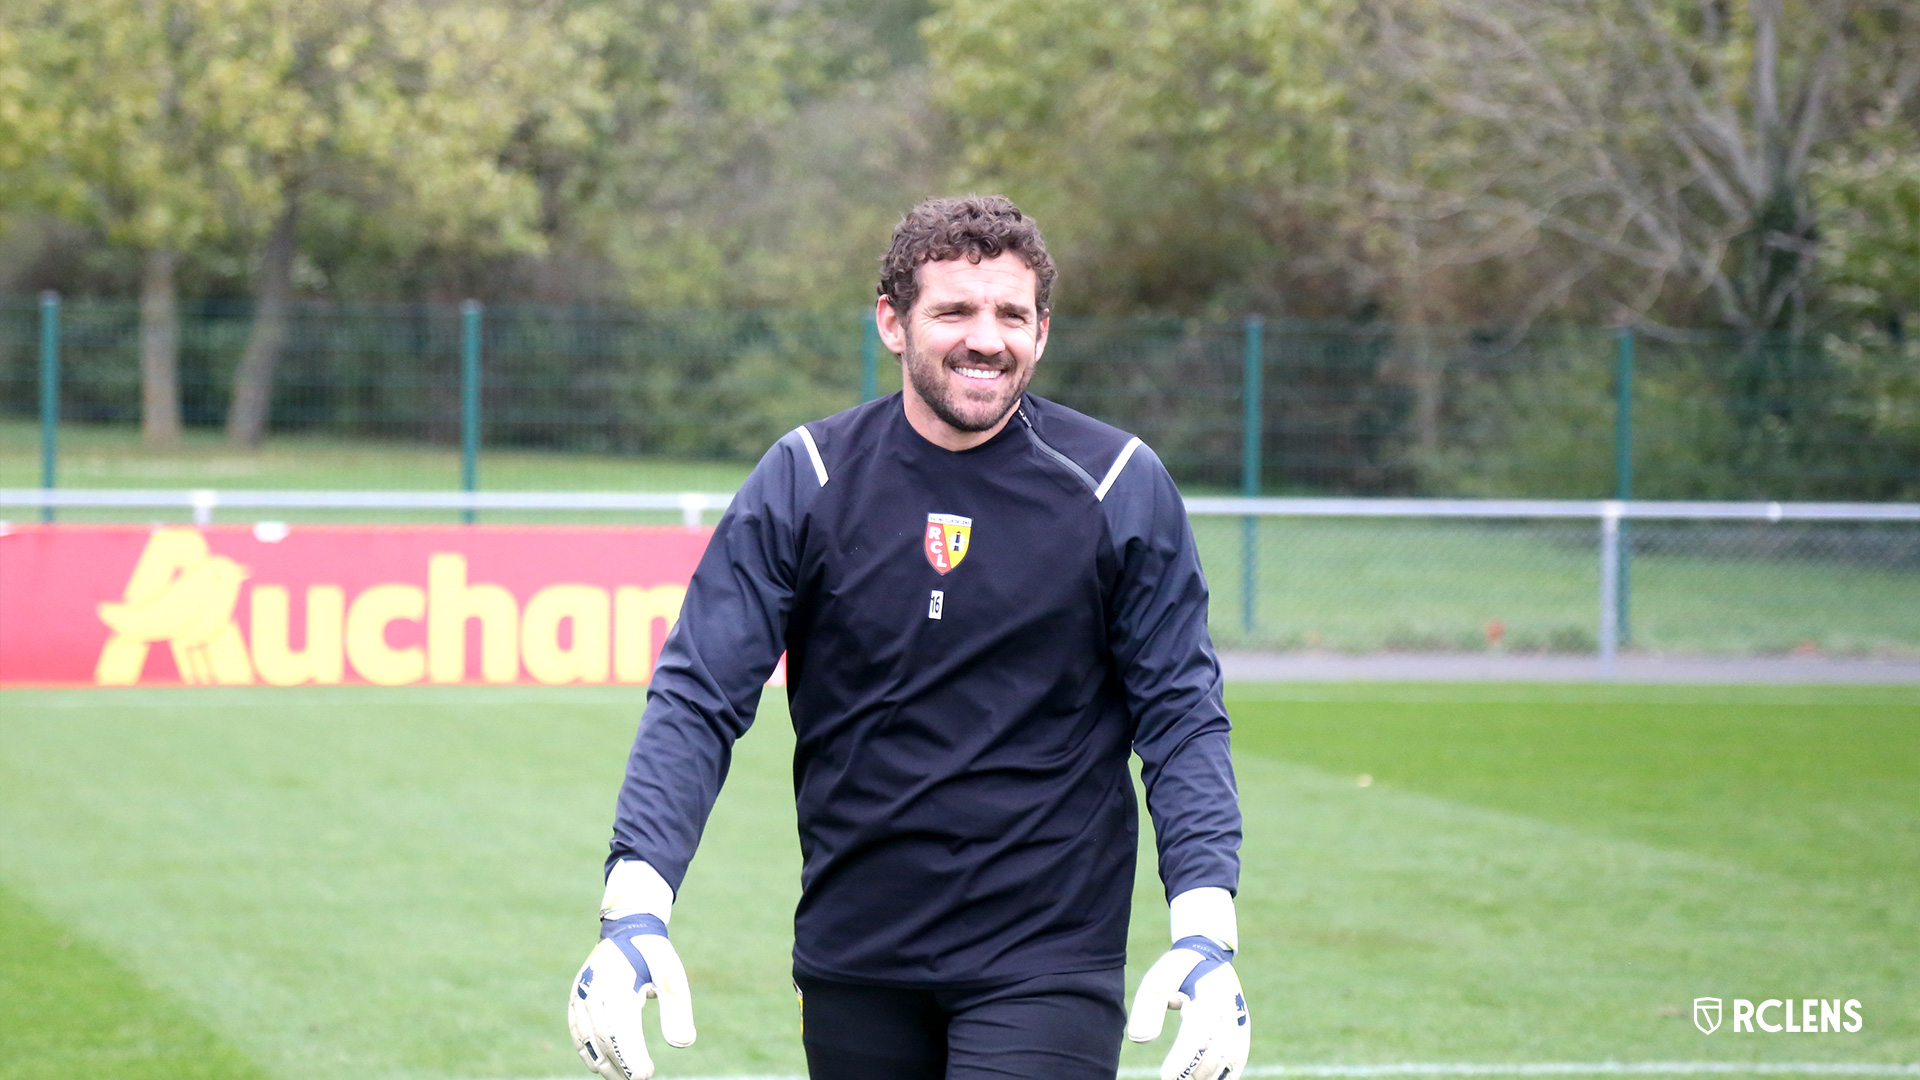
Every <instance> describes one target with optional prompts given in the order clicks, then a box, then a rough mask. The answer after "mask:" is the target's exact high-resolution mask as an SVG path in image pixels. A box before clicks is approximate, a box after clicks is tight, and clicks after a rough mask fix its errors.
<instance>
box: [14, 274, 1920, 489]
mask: <svg viewBox="0 0 1920 1080" xmlns="http://www.w3.org/2000/svg"><path fill="white" fill-rule="evenodd" d="M41 319H42V313H41V311H40V309H39V306H38V305H37V304H36V303H34V302H33V301H31V300H27V299H21V298H15V299H12V300H8V301H5V302H4V303H0V411H4V413H5V414H6V415H8V416H11V417H14V418H16V419H18V420H21V421H29V420H31V419H32V418H34V417H36V416H37V415H38V409H39V389H38V388H39V370H40V366H39V365H40V358H39V350H40V345H41V332H40V322H41ZM59 319H60V333H59V343H58V348H59V369H60V376H59V377H60V394H59V416H60V418H61V419H62V420H65V421H69V422H81V423H94V424H99V423H105V424H122V425H131V424H134V423H136V422H137V421H138V419H139V414H140V403H141V393H140V363H139V348H140V318H139V311H138V307H137V305H134V304H131V303H126V302H106V301H73V302H68V303H65V304H63V305H61V309H60V313H59ZM866 320H867V317H866V316H865V314H864V313H858V312H848V313H844V314H834V313H828V314H820V313H810V312H764V311H760V312H754V311H747V312H709V313H657V312H647V311H632V310H604V309H578V308H555V307H533V306H518V307H496V308H489V309H488V310H487V311H486V312H485V313H484V317H483V319H481V320H480V322H479V324H478V327H479V328H478V340H477V342H475V345H476V346H477V353H478V357H479V365H478V371H479V379H480V394H479V398H478V404H479V410H478V417H477V422H478V424H479V435H480V446H481V447H482V448H483V449H491V450H500V449H509V448H541V449H551V450H563V451H582V452H593V453H611V454H621V455H652V456H659V457H667V458H675V459H683V460H748V461H750V460H752V459H753V458H755V457H757V456H758V455H759V453H760V452H761V451H762V450H764V448H765V447H766V446H767V445H768V444H769V443H771V442H772V441H773V440H774V439H775V438H777V437H778V436H779V435H780V434H781V433H782V432H784V431H787V430H789V429H791V428H792V427H793V426H794V425H795V424H797V423H799V422H801V421H803V420H806V419H809V418H813V417H818V416H822V415H825V414H828V413H831V412H834V411H836V410H838V409H841V408H845V407H846V406H848V405H850V404H853V403H854V402H856V401H858V400H859V398H860V397H861V395H862V386H863V376H865V379H866V380H870V381H871V384H872V385H876V386H877V387H878V389H879V391H880V392H886V391H888V390H890V389H892V388H896V387H898V385H899V375H898V371H897V368H895V367H894V366H893V365H892V364H891V363H890V362H883V361H890V357H886V356H884V355H882V356H879V357H876V356H875V353H876V352H877V351H878V350H877V349H875V347H874V342H873V340H872V338H871V336H870V335H863V323H865V322H866ZM251 323H252V318H251V311H250V310H249V308H248V307H247V306H245V305H234V304H226V305H221V304H187V305H184V306H183V307H182V309H181V311H180V314H179V320H178V325H179V330H178V340H179V371H180V379H179V381H180V398H181V408H182V415H183V417H184V419H185V422H186V423H187V424H188V425H189V427H199V428H205V429H213V428H217V427H218V425H219V424H220V423H221V421H222V420H223V418H224V417H225V414H226V407H227V402H228V400H229V397H230V383H231V381H232V378H233V371H234V367H235V365H236V363H237V360H238V358H239V356H240V354H241V352H242V351H243V349H244V347H245V343H246V338H247V334H248V332H249V330H250V328H251ZM1250 329H1254V330H1256V331H1257V332H1254V333H1249V330H1250ZM462 336H463V321H462V319H461V313H460V309H459V308H458V306H456V305H367V304H358V305H337V304H303V305H295V306H294V307H293V310H292V313H291V316H290V323H289V327H288V334H287V338H286V345H285V346H284V348H283V349H282V351H281V355H280V359H279V363H278V368H277V371H276V375H275V379H274V392H273V399H272V412H271V427H272V430H273V431H274V432H276V433H279V434H297V433H307V434H326V435H335V436H341V437H345V438H353V439H378V440H382V441H385V442H389V443H414V444H424V445H457V444H458V442H459V439H460V432H461V425H462V423H463V420H464V419H465V417H463V412H462V407H461V406H462V367H461V354H462V346H463V341H462ZM863 352H864V353H865V357H864V359H865V361H866V363H867V364H868V365H870V368H877V369H878V378H877V379H874V376H873V374H872V372H871V370H869V371H867V372H863V369H862V364H863ZM1250 380H1255V381H1256V382H1257V385H1258V386H1259V389H1260V400H1259V405H1258V408H1257V409H1253V410H1249V409H1248V408H1247V404H1248V403H1247V400H1246V393H1247V388H1248V385H1249V381H1250ZM1623 386H1624V388H1625V390H1626V392H1625V393H1624V394H1622V393H1621V389H1622V387H1623ZM1034 389H1035V390H1036V391H1037V392H1040V393H1042V394H1046V395H1048V396H1051V397H1054V398H1056V399H1057V400H1059V401H1061V402H1063V403H1065V404H1068V405H1072V406H1074V407H1076V408H1080V409H1082V410H1084V411H1086V412H1088V413H1091V414H1092V415H1094V416H1097V417H1100V418H1102V419H1105V420H1108V421H1110V422H1112V423H1115V424H1117V425H1119V426H1121V427H1125V428H1127V429H1129V430H1132V431H1134V432H1136V433H1138V434H1139V435H1141V436H1142V437H1143V438H1145V439H1146V440H1147V442H1148V443H1149V444H1150V445H1152V446H1153V447H1154V448H1155V449H1156V450H1157V451H1159V453H1160V455H1161V457H1162V458H1163V459H1164V460H1165V461H1167V463H1168V465H1169V466H1170V467H1171V468H1172V469H1173V470H1174V472H1175V474H1176V475H1177V476H1178V477H1179V478H1180V479H1181V481H1182V482H1184V483H1188V484H1192V485H1200V486H1211V487H1233V488H1243V487H1244V486H1245V484H1246V482H1247V480H1248V475H1249V472H1252V473H1253V475H1254V478H1255V479H1256V481H1257V483H1256V487H1257V488H1258V489H1261V490H1267V491H1281V492H1316V493H1330V494H1331V493H1337V494H1356V495H1364V494H1428V495H1484V496H1535V497H1596V496H1606V495H1617V494H1627V493H1630V494H1632V495H1634V496H1638V497H1642V498H1648V497H1652V498H1773V499H1783V498H1784V499H1793V498H1858V499H1902V498H1905V499H1911V498H1916V497H1920V341H1905V342H1902V341H1891V340H1871V339H1853V338H1840V337H1834V336H1827V337H1821V338H1817V339H1810V340H1805V341H1799V342H1795V341H1790V340H1786V339H1780V340H1773V339H1765V340H1757V341H1751V342H1743V341H1740V340H1737V339H1734V338H1731V337H1726V336H1720V335H1712V334H1698V335H1693V337H1692V338H1691V339H1689V340H1686V341H1665V340H1660V339H1656V338H1653V337H1649V336H1647V335H1645V334H1641V335H1638V336H1635V337H1628V336H1624V335H1622V334H1620V333H1617V332H1615V331H1603V330H1536V331H1533V332H1530V333H1526V334H1523V335H1518V336H1507V335H1501V334H1497V333H1490V332H1489V333H1480V332H1470V331H1462V330H1451V329H1446V328H1423V327H1395V326H1389V325H1384V324H1374V325H1346V324H1343V325H1338V326H1329V325H1315V324H1304V323H1297V322H1282V321H1276V322H1269V323H1266V324H1265V325H1264V326H1262V327H1257V328H1250V327H1249V326H1248V325H1247V324H1246V323H1245V322H1241V321H1228V320H1212V321H1209V320H1176V319H1125V320H1121V319H1089V318H1070V317H1066V316H1061V317H1059V318H1058V319H1056V320H1055V322H1054V326H1053V333H1052V341H1051V343H1050V347H1049V349H1048V352H1047V356H1046V359H1045V361H1044V362H1043V363H1042V364H1041V365H1040V369H1039V373H1038V375H1037V377H1036V379H1035V382H1034ZM1250 419H1251V420H1252V421H1253V422H1255V423H1257V425H1258V430H1257V432H1256V434H1255V438H1254V440H1253V441H1252V447H1253V448H1256V449H1257V452H1256V453H1254V454H1252V455H1250V454H1249V452H1248V451H1249V441H1248V439H1247V434H1248V423H1249V420H1250ZM1250 467H1251V468H1250ZM1628 475H1630V477H1631V484H1630V485H1628V484H1625V483H1623V479H1625V477H1626V476H1628Z"/></svg>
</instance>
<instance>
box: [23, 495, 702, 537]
mask: <svg viewBox="0 0 1920 1080" xmlns="http://www.w3.org/2000/svg"><path fill="white" fill-rule="evenodd" d="M731 502H733V495H732V494H730V493H713V492H700V491H681V492H666V491H244V490H229V491H214V490H211V489H208V488H190V489H171V488H169V489H152V490H144V489H111V488H99V489H87V488H0V508H5V507H9V506H31V507H40V508H42V509H58V508H82V507H90V508H96V509H102V508H104V509H128V510H135V509H144V510H189V511H192V513H193V521H194V524H196V525H207V524H211V523H212V521H213V513H214V511H215V510H220V509H228V510H464V511H474V510H591V511H622V510H677V511H679V512H680V520H681V521H683V522H684V523H685V524H686V525H687V527H688V528H693V527H695V526H698V525H699V524H700V521H701V515H703V514H704V513H706V512H707V511H709V510H714V511H719V510H725V509H726V508H727V505H728V504H729V503H731Z"/></svg>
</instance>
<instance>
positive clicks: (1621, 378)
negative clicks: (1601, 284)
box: [1613, 326, 1633, 644]
mask: <svg viewBox="0 0 1920 1080" xmlns="http://www.w3.org/2000/svg"><path fill="white" fill-rule="evenodd" d="M1616 359H1617V364H1618V368H1617V372H1616V374H1615V376H1614V393H1615V394H1616V395H1617V397H1616V400H1615V402H1614V406H1613V478H1614V490H1613V497H1614V498H1616V499H1619V500H1620V501H1621V502H1626V501H1628V500H1630V499H1632V498H1633V328H1632V327H1626V326H1623V327H1621V328H1620V334H1619V338H1618V353H1617V357H1616ZM1632 528H1633V523H1632V522H1631V521H1627V520H1624V519H1623V520H1622V521H1621V522H1620V591H1619V593H1618V601H1617V605H1616V607H1615V609H1614V625H1615V627H1617V628H1618V632H1619V634H1620V641H1621V642H1622V643H1623V644H1624V643H1626V642H1629V641H1631V640H1632V639H1633V629H1632V627H1633V624H1632V623H1631V622H1629V621H1628V620H1627V609H1628V606H1629V597H1631V596H1632V590H1631V589H1630V588H1629V586H1628V581H1629V576H1628V567H1629V563H1630V561H1631V559H1632V552H1633V542H1632V533H1631V530H1632Z"/></svg>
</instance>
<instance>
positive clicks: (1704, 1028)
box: [1693, 997, 1720, 1035]
mask: <svg viewBox="0 0 1920 1080" xmlns="http://www.w3.org/2000/svg"><path fill="white" fill-rule="evenodd" d="M1693 1026H1694V1027H1697V1028H1699V1029H1700V1034H1702V1035H1711V1034H1713V1033H1714V1032H1715V1031H1718V1030H1719V1028H1720V999H1719V998H1709V997H1702V998H1694V999H1693Z"/></svg>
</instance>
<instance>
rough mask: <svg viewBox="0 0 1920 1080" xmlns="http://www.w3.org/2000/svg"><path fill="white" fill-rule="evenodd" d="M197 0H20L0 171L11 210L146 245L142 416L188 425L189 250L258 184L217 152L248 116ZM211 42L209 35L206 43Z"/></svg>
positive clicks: (174, 426) (160, 437)
mask: <svg viewBox="0 0 1920 1080" xmlns="http://www.w3.org/2000/svg"><path fill="white" fill-rule="evenodd" d="M211 6H212V5H209V4H205V3H201V2H198V0H138V2H136V0H70V2H69V0H61V2H52V0H20V2H19V3H18V4H12V5H9V6H8V9H7V14H6V15H4V16H3V17H0V84H3V85H4V88H5V89H4V93H3V94H0V100H4V104H0V155H5V156H6V157H7V158H8V159H9V160H6V161H5V162H0V164H4V165H5V168H4V169H0V175H4V176H7V177H9V178H10V182H0V184H3V185H4V189H3V190H0V196H4V197H5V198H6V200H7V203H8V204H9V205H11V206H12V207H13V208H14V211H15V213H16V215H17V214H18V213H19V212H20V211H21V210H23V209H25V208H29V207H40V208H46V209H50V210H52V211H53V212H55V213H57V214H59V215H61V216H63V217H65V218H67V219H69V220H73V221H76V222H80V223H82V224H85V225H88V226H90V227H93V228H97V229H99V230H101V232H102V233H103V234H104V235H105V237H106V239H107V240H108V242H110V243H113V244H118V245H124V246H126V247H129V248H131V249H133V250H135V251H137V252H139V255H140V263H141V271H140V278H141V288H140V300H141V302H140V323H141V333H140V342H141V347H140V372H141V386H142V393H141V402H142V410H141V418H142V420H141V426H142V431H143V434H144V437H145V440H146V442H147V444H148V445H150V446H171V445H173V444H175V443H177V442H178V441H179V437H180V404H179V385H178V374H177V372H178V339H177V331H176V326H177V320H176V314H175V312H176V304H177V300H176V297H177V288H176V284H175V271H176V267H177V265H178V263H179V260H180V259H181V257H182V255H183V253H191V252H193V251H194V250H196V249H197V248H200V247H201V246H203V245H206V244H208V243H211V242H213V241H215V240H218V239H220V238H221V237H222V236H223V235H224V234H225V233H226V232H227V231H228V229H229V228H230V227H231V225H232V224H233V222H234V220H235V219H236V218H244V217H245V216H246V215H247V213H248V212H249V211H251V210H256V209H257V208H258V205H259V203H260V200H261V195H262V192H261V190H260V185H259V184H258V183H257V182H256V178H255V177H254V176H253V175H252V173H251V172H250V170H249V169H247V168H246V167H245V162H244V161H243V160H241V159H238V158H236V157H235V156H233V155H231V154H223V153H221V148H222V146H223V144H228V143H230V142H231V141H232V140H233V139H235V138H238V137H240V136H241V133H242V132H243V131H244V129H245V120H244V115H245V101H244V98H245V96H246V91H245V87H244V86H243V85H239V84H238V83H237V81H236V80H235V79H234V78H233V76H234V74H235V72H234V70H233V68H232V66H231V60H232V59H233V57H232V55H231V53H230V52H227V53H225V54H223V52H222V50H220V49H219V48H218V43H215V42H209V41H208V40H207V38H206V37H205V35H204V34H202V33H200V32H199V29H198V28H199V25H200V24H201V23H202V22H204V21H205V20H206V19H207V18H208V17H210V14H211V12H210V11H209V8H210V7H211ZM209 46H212V47H209Z"/></svg>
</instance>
